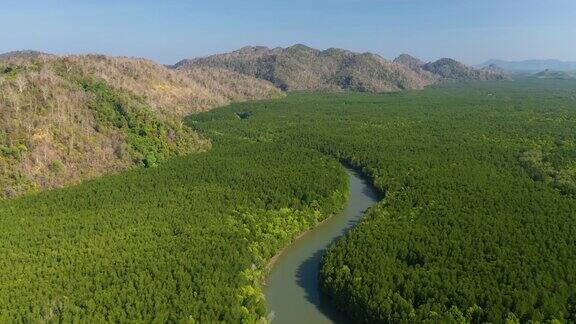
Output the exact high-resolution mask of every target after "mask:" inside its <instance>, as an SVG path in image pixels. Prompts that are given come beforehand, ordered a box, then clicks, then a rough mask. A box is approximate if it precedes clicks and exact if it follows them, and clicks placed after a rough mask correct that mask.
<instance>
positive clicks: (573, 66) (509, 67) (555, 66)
mask: <svg viewBox="0 0 576 324" xmlns="http://www.w3.org/2000/svg"><path fill="white" fill-rule="evenodd" d="M494 64H495V65H497V66H499V67H500V68H502V69H504V70H506V71H509V72H531V73H534V72H540V71H543V70H546V69H549V70H554V71H576V62H570V61H561V60H557V59H542V60H523V61H505V60H498V59H490V60H488V61H486V62H484V63H482V64H480V65H478V67H480V68H483V67H486V66H490V65H494Z"/></svg>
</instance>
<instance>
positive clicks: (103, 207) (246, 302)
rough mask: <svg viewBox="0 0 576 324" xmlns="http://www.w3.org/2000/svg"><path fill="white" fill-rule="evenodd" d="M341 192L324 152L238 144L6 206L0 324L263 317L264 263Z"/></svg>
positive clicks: (342, 180) (332, 206) (340, 179)
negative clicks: (321, 153) (323, 155)
mask: <svg viewBox="0 0 576 324" xmlns="http://www.w3.org/2000/svg"><path fill="white" fill-rule="evenodd" d="M295 174H298V175H299V176H297V177H295V176H294V175H295ZM311 179H313V180H314V181H310V180H311ZM345 192H347V178H346V176H345V173H344V172H343V170H342V169H341V168H340V166H339V165H338V163H337V162H335V161H333V160H330V159H327V158H325V157H322V156H321V155H320V154H318V153H317V152H314V151H311V150H306V149H291V148H284V147H280V146H278V145H277V144H273V143H249V142H245V141H238V142H228V143H226V144H224V143H221V144H220V145H218V146H217V147H216V148H215V149H214V150H212V151H210V152H209V153H203V154H196V155H192V156H190V157H186V158H177V159H173V160H171V161H170V162H169V163H164V164H162V165H159V166H158V167H157V168H153V169H137V170H133V171H130V172H127V173H123V174H121V175H117V176H109V177H104V178H102V179H99V180H94V181H90V182H86V183H84V184H82V185H80V186H75V187H70V188H67V189H61V190H56V191H50V192H44V193H41V194H38V195H35V196H29V197H25V198H20V199H15V200H10V201H6V202H4V203H2V204H0V215H1V216H0V224H1V226H0V236H1V237H2V240H1V241H0V255H1V256H2V257H1V258H0V269H1V270H0V281H1V282H2V289H1V290H0V322H13V321H23V322H38V321H48V320H52V321H64V322H69V321H83V322H101V321H108V322H126V321H128V320H144V321H151V320H156V321H158V322H166V321H169V322H174V321H187V320H190V321H192V322H194V321H198V322H201V323H205V322H213V321H225V322H231V323H236V322H240V321H244V322H255V321H257V320H259V319H262V318H264V317H265V315H266V310H265V306H264V303H263V299H262V298H263V297H262V294H261V292H260V282H261V280H262V274H263V271H264V269H265V266H266V262H267V260H268V259H270V258H271V257H272V256H273V255H274V253H276V252H277V251H278V250H279V249H281V248H282V247H283V246H285V245H286V244H287V243H289V242H290V240H291V239H293V237H295V236H296V235H298V234H299V233H301V232H302V231H304V230H305V229H307V228H309V227H311V226H313V225H314V224H316V223H317V222H319V221H321V220H322V219H323V218H324V217H326V215H329V214H331V213H333V212H335V211H337V210H338V209H339V208H341V206H342V205H343V203H344V201H345V195H344V194H343V193H345Z"/></svg>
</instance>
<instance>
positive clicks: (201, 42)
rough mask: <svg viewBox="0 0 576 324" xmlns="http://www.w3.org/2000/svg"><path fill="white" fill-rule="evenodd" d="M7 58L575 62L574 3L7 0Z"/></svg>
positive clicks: (2, 35) (1, 19)
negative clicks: (310, 53)
mask: <svg viewBox="0 0 576 324" xmlns="http://www.w3.org/2000/svg"><path fill="white" fill-rule="evenodd" d="M3 6H4V8H5V10H3V11H2V12H1V13H0V27H1V28H0V40H1V42H0V52H9V51H14V50H24V49H33V50H39V51H46V52H49V53H53V54H69V53H75V54H81V53H101V54H108V55H115V56H137V57H146V58H149V59H152V60H155V61H157V62H160V63H164V64H173V63H176V62H177V61H179V60H180V59H184V58H190V57H197V56H206V55H210V54H216V53H221V52H229V51H232V50H236V49H238V48H241V47H244V46H252V45H259V46H267V47H277V46H281V47H286V46H290V45H293V44H296V43H302V44H306V45H308V46H311V47H314V48H318V49H326V48H331V47H337V48H345V49H349V50H353V51H357V52H373V53H377V54H379V55H382V56H383V57H386V58H389V59H391V58H394V57H396V56H397V55H399V54H402V53H408V54H410V55H413V56H415V57H418V58H421V59H422V60H424V61H433V60H436V59H438V58H441V57H451V58H455V59H457V60H460V61H462V62H464V63H466V64H471V65H475V64H480V63H483V62H485V61H487V60H488V59H501V60H508V61H521V60H531V59H558V60H562V61H576V44H574V42H572V41H571V40H570V39H569V38H570V35H575V34H576V22H575V21H574V19H573V17H574V16H576V3H573V2H571V1H567V0H554V1H549V2H547V3H543V2H541V1H536V0H527V1H507V2H506V3H504V2H502V1H495V0H488V1H483V2H482V3H477V2H472V1H456V0H445V1H439V2H437V3H434V4H433V3H430V1H424V0H405V1H402V0H331V1H328V0H318V1H313V2H312V1H302V0H295V1H264V0H255V1H252V2H250V3H241V4H239V3H235V2H234V1H231V0H224V1H219V2H217V3H180V2H177V1H164V2H162V3H156V2H153V1H149V0H146V1H134V0H129V1H112V0H104V1H94V0H91V1H85V2H82V3H76V2H72V1H58V0H48V1H44V2H43V3H30V2H28V1H14V0H7V1H6V4H4V5H3Z"/></svg>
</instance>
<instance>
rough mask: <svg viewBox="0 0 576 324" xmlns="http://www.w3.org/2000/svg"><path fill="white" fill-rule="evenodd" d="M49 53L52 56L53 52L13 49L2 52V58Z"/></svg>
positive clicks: (32, 56) (33, 56)
mask: <svg viewBox="0 0 576 324" xmlns="http://www.w3.org/2000/svg"><path fill="white" fill-rule="evenodd" d="M43 55H48V56H52V54H48V53H44V52H40V51H35V50H30V49H28V50H20V51H12V52H6V53H2V54H0V59H12V58H24V59H28V58H37V57H39V56H43Z"/></svg>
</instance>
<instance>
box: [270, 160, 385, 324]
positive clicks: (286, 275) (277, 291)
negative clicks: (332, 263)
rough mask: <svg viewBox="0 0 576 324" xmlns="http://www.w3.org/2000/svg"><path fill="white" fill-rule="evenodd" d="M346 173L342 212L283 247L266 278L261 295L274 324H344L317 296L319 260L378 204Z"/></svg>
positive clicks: (366, 186) (355, 177) (361, 181)
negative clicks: (345, 199)
mask: <svg viewBox="0 0 576 324" xmlns="http://www.w3.org/2000/svg"><path fill="white" fill-rule="evenodd" d="M347 173H348V176H349V178H350V198H349V200H348V204H347V206H346V209H344V211H343V212H342V213H340V214H338V215H335V216H333V217H332V218H330V219H329V220H327V221H326V222H324V223H323V224H321V225H320V226H318V227H317V228H315V229H313V230H311V231H310V232H308V233H306V234H305V235H304V236H302V237H301V238H300V239H298V240H297V241H295V242H294V243H293V244H292V245H290V246H289V247H287V248H286V249H285V251H284V252H283V253H282V254H281V255H280V256H279V257H278V260H277V261H276V264H275V265H274V267H273V268H272V270H271V272H270V275H269V276H268V280H267V283H268V286H267V287H266V289H265V294H266V301H267V304H268V311H269V312H272V314H273V315H272V316H273V320H272V323H274V324H277V323H278V324H281V323H346V322H348V321H347V320H346V319H345V318H344V317H343V316H342V315H340V314H339V313H338V312H337V311H336V310H335V309H334V308H332V307H330V305H329V304H328V303H327V302H326V301H325V300H323V298H322V296H321V295H320V292H319V290H318V271H319V265H320V259H321V258H322V254H323V253H324V251H325V249H326V248H327V247H328V246H329V245H330V243H332V242H333V241H334V240H335V239H336V238H338V237H340V236H342V235H343V234H344V233H345V232H346V231H347V230H348V229H350V228H351V227H353V226H354V225H355V224H356V223H357V222H358V221H359V220H360V219H361V218H362V216H363V214H364V211H365V210H366V209H367V208H368V207H370V206H372V205H373V204H374V203H375V202H377V201H378V195H377V193H376V191H375V189H374V188H373V187H372V185H371V184H370V183H369V181H366V180H365V179H363V178H362V177H361V175H360V174H358V173H357V172H356V171H354V170H351V169H347Z"/></svg>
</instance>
